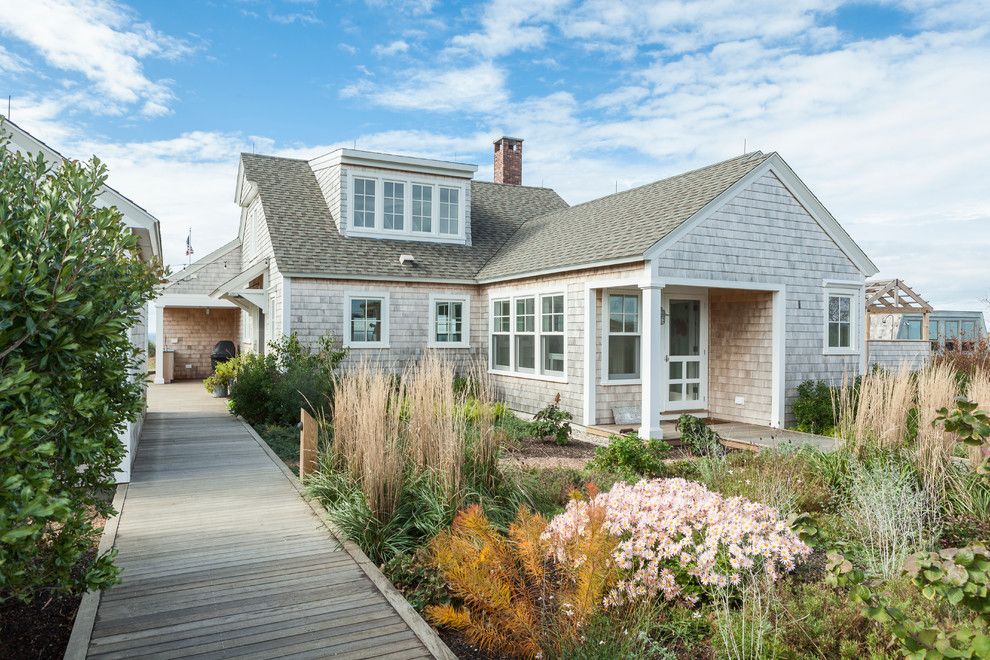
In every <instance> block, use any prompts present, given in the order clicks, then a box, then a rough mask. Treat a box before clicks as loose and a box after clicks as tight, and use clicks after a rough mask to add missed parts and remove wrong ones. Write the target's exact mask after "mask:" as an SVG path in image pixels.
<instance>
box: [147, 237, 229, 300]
mask: <svg viewBox="0 0 990 660" xmlns="http://www.w3.org/2000/svg"><path fill="white" fill-rule="evenodd" d="M194 265H198V263H197V264H194ZM240 272H241V246H240V245H235V246H233V247H232V248H230V249H229V250H227V251H226V252H224V253H222V254H220V255H218V256H217V257H215V258H214V259H212V260H211V261H210V262H209V263H208V264H206V265H205V266H202V267H197V268H196V270H195V271H191V272H190V273H188V274H184V273H183V271H179V272H178V273H176V274H175V276H174V277H175V281H173V282H171V283H170V284H168V285H166V286H165V287H164V289H163V290H162V292H163V293H165V294H173V293H192V294H202V295H209V294H210V293H212V292H213V290H214V289H216V288H217V287H218V286H220V285H221V284H223V283H224V282H226V281H227V280H229V279H231V278H232V277H234V276H235V275H237V274H238V273H240Z"/></svg>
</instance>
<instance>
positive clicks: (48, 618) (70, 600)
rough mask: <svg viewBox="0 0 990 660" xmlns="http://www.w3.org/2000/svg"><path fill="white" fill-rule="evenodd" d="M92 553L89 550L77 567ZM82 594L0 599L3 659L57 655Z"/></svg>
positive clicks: (92, 551) (60, 655) (63, 651)
mask: <svg viewBox="0 0 990 660" xmlns="http://www.w3.org/2000/svg"><path fill="white" fill-rule="evenodd" d="M95 556H96V550H95V549H93V550H91V551H90V552H89V553H87V554H86V556H85V557H84V558H83V560H82V561H81V562H79V565H78V568H77V570H79V569H81V567H82V566H86V565H88V564H89V563H90V562H92V561H93V558H94V557H95ZM81 600H82V595H58V596H51V595H48V594H41V595H38V596H36V597H35V598H34V599H33V600H31V601H30V602H27V603H22V602H21V601H19V600H16V599H13V598H10V599H7V600H6V601H3V602H0V649H3V657H4V658H5V659H7V660H22V659H23V660H27V659H28V658H31V659H37V658H61V657H62V655H63V654H64V653H65V645H66V644H68V643H69V635H70V634H71V633H72V623H73V622H74V621H75V619H76V610H78V609H79V601H81Z"/></svg>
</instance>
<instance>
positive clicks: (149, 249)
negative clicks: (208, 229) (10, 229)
mask: <svg viewBox="0 0 990 660" xmlns="http://www.w3.org/2000/svg"><path fill="white" fill-rule="evenodd" d="M0 132H4V133H6V135H7V137H9V138H10V142H9V143H8V145H7V148H8V149H11V150H14V151H21V152H23V153H30V154H38V153H41V154H44V156H45V160H46V161H47V162H48V163H52V164H54V165H60V164H61V163H62V161H63V160H65V157H64V156H62V154H60V153H58V152H57V151H55V150H54V149H52V148H51V147H49V146H48V145H46V144H45V143H43V142H42V141H41V140H38V139H37V138H36V137H34V136H33V135H31V134H30V133H28V132H27V131H25V130H24V129H23V128H21V127H20V126H18V125H17V124H15V123H14V122H12V121H10V120H9V119H4V120H3V122H2V124H0ZM98 203H99V204H100V205H102V206H103V207H110V206H114V207H116V208H117V210H118V211H120V212H121V214H122V215H123V218H124V224H125V225H126V226H128V227H130V229H131V231H132V232H134V234H136V235H137V237H138V239H139V244H140V254H141V258H142V259H143V260H145V261H152V260H159V261H160V260H161V258H162V244H161V234H160V231H159V224H158V220H157V219H156V218H155V217H154V216H153V215H151V214H150V213H148V212H147V211H146V210H144V209H143V208H141V207H140V206H138V205H137V204H135V203H134V202H133V201H131V200H130V199H128V198H127V197H124V196H123V195H121V194H120V193H119V192H117V191H116V190H114V189H113V188H111V187H110V186H103V189H102V192H101V193H100V195H99V198H98ZM147 317H148V313H147V307H145V308H144V309H143V310H142V312H141V318H140V320H139V321H138V322H137V323H136V324H135V325H133V326H131V328H130V330H129V331H128V334H129V336H130V340H131V343H132V344H134V347H135V348H137V349H138V350H139V351H140V353H141V356H142V362H141V364H140V365H139V367H138V369H137V370H136V371H135V373H134V378H135V379H136V380H139V381H140V382H141V383H144V382H145V379H146V377H147V374H148V318H147ZM143 421H144V418H143V416H142V417H141V418H140V419H138V420H137V421H135V422H128V423H127V425H126V427H125V428H124V430H123V431H121V433H120V439H121V442H123V443H124V446H125V447H126V449H127V454H126V455H125V456H124V460H123V461H122V462H121V464H120V468H119V469H118V471H117V482H118V483H126V482H129V481H130V480H131V463H132V462H133V460H134V454H135V450H136V448H137V444H138V439H139V438H140V435H141V425H142V423H143Z"/></svg>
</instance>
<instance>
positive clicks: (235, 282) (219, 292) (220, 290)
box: [210, 259, 268, 298]
mask: <svg viewBox="0 0 990 660" xmlns="http://www.w3.org/2000/svg"><path fill="white" fill-rule="evenodd" d="M266 270H268V260H267V259H262V260H261V261H258V262H257V263H254V264H252V265H250V266H248V267H247V268H246V269H244V270H242V271H241V272H240V273H239V274H237V275H235V276H234V277H232V278H230V279H229V280H227V281H226V282H224V283H223V284H221V285H220V286H218V287H217V288H216V289H214V290H213V292H212V293H210V296H211V297H214V298H220V297H221V296H224V295H226V294H228V293H230V292H231V291H233V290H234V289H240V288H241V287H244V286H247V283H248V282H250V281H251V280H253V279H254V278H256V277H257V276H258V275H261V274H262V273H264V272H265V271H266Z"/></svg>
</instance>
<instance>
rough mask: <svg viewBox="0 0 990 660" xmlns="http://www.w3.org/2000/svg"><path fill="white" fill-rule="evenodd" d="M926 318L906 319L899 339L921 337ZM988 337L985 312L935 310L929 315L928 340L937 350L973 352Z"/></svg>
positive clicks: (901, 326) (899, 329) (907, 317)
mask: <svg viewBox="0 0 990 660" xmlns="http://www.w3.org/2000/svg"><path fill="white" fill-rule="evenodd" d="M922 323H923V319H922V317H921V316H918V315H910V316H904V318H903V319H902V320H901V323H900V326H898V328H897V338H898V339H914V338H920V337H921V333H922V330H923V327H922ZM986 336H987V324H986V321H985V320H984V318H983V312H962V311H957V312H953V311H948V310H935V311H933V312H932V313H931V314H929V315H928V337H929V338H930V340H931V343H932V349H933V350H939V349H943V348H944V349H946V350H950V351H954V350H959V349H960V348H961V349H962V350H963V351H971V350H973V347H974V345H975V344H976V342H978V341H979V340H981V339H984V338H985V337H986Z"/></svg>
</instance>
